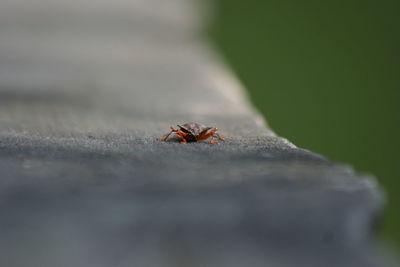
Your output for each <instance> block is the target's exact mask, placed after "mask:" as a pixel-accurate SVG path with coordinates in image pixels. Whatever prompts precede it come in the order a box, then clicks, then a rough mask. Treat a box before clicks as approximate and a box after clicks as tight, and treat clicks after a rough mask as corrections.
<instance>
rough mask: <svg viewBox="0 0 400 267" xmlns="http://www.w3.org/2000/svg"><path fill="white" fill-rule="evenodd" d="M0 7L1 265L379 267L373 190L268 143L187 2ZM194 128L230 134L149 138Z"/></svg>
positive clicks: (23, 2)
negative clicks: (211, 139) (185, 140)
mask: <svg viewBox="0 0 400 267" xmlns="http://www.w3.org/2000/svg"><path fill="white" fill-rule="evenodd" d="M34 2H35V4H33V2H32V1H28V0H20V1H11V0H7V1H2V2H1V3H0V14H2V15H1V16H0V29H1V30H0V173H1V179H0V218H2V219H1V220H0V235H1V238H0V251H1V253H2V256H1V257H0V265H1V266H8V267H13V266H18V267H19V266H41V267H42V266H61V267H62V266H85V267H86V266H96V267H101V266H104V267H106V266H107V267H108V266H121V267H122V266H218V267H221V266H229V267H235V266H274V267H279V266H296V267H298V266H352V267H354V266H360V267H361V266H362V267H368V266H386V264H385V263H384V261H383V259H381V258H380V257H379V255H378V253H377V252H376V250H375V249H374V247H373V243H372V242H371V240H370V237H371V236H370V234H371V228H372V225H373V223H374V220H375V218H376V215H377V213H378V212H379V210H380V208H381V205H382V197H381V193H380V189H379V187H378V186H377V185H376V184H375V182H374V179H372V178H371V177H360V176H359V175H357V174H355V173H354V172H353V170H352V169H351V168H349V167H345V166H339V165H335V164H333V163H331V162H329V161H328V160H326V159H325V158H323V157H322V156H320V155H317V154H314V153H312V152H310V151H307V150H304V149H300V148H297V147H296V146H295V145H293V144H291V143H290V142H289V141H287V140H285V139H283V138H280V137H278V136H276V135H275V134H274V133H273V131H272V130H270V129H269V128H268V127H267V125H266V123H265V122H264V121H263V120H262V119H261V117H260V115H259V114H258V113H257V112H255V111H254V110H253V108H252V107H251V105H250V104H249V103H248V101H247V99H246V96H245V94H244V93H243V90H242V88H241V87H240V85H239V83H237V81H235V79H234V78H233V77H232V76H231V74H230V73H229V72H227V71H226V70H225V69H224V67H221V65H220V63H219V62H218V60H216V57H214V55H212V53H210V52H209V51H208V48H207V46H206V45H205V44H204V43H202V41H201V40H199V29H200V28H201V19H200V17H201V16H199V14H197V13H196V10H197V9H196V6H195V2H192V1H183V0H169V1H168V4H166V2H164V1H156V0H151V1H149V0H136V1H124V0H117V1H112V2H110V1H97V2H96V3H95V2H93V3H83V2H81V1H66V0H58V1H50V0H40V1H34ZM189 121H198V122H202V123H205V124H207V125H210V126H217V127H218V128H219V129H220V132H221V134H223V135H225V136H228V137H230V138H231V139H230V140H228V141H225V142H221V144H219V145H211V144H209V143H206V142H199V143H191V144H187V145H181V144H179V143H177V142H176V140H173V139H172V140H170V141H169V142H159V141H156V140H155V138H156V137H160V136H162V135H163V134H165V133H166V132H167V131H168V129H169V126H171V125H172V126H174V125H176V124H178V123H184V122H189Z"/></svg>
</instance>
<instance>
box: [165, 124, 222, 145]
mask: <svg viewBox="0 0 400 267" xmlns="http://www.w3.org/2000/svg"><path fill="white" fill-rule="evenodd" d="M178 127H179V129H175V128H174V127H171V131H170V132H169V133H168V134H166V135H165V136H164V137H162V138H158V140H159V141H166V140H167V139H168V137H169V136H170V135H171V134H172V133H175V137H177V138H180V139H181V141H180V143H181V144H185V143H188V142H197V141H201V140H206V139H208V138H211V139H210V143H211V144H217V142H215V141H214V138H215V137H216V138H218V139H219V140H221V141H223V140H226V138H223V137H222V136H221V135H220V134H218V133H217V131H218V129H217V128H214V127H206V126H204V125H202V124H200V123H196V122H190V123H185V124H183V125H182V126H181V125H178Z"/></svg>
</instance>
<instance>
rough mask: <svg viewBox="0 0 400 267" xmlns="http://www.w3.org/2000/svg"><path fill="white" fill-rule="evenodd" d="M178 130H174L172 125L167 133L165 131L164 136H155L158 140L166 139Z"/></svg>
mask: <svg viewBox="0 0 400 267" xmlns="http://www.w3.org/2000/svg"><path fill="white" fill-rule="evenodd" d="M177 131H178V130H176V129H175V128H174V127H171V131H170V132H169V133H167V134H166V135H165V136H164V137H161V138H157V140H158V141H166V140H167V139H168V137H169V136H170V135H171V134H172V133H174V132H177Z"/></svg>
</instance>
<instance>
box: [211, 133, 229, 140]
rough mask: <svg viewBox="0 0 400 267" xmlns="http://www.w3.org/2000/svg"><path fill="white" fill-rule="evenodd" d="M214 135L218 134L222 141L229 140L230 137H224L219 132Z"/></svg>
mask: <svg viewBox="0 0 400 267" xmlns="http://www.w3.org/2000/svg"><path fill="white" fill-rule="evenodd" d="M214 136H217V138H218V139H219V140H221V141H225V140H228V138H226V137H222V136H221V135H220V134H219V133H215V134H214Z"/></svg>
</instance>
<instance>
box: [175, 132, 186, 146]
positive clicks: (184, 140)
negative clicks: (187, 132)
mask: <svg viewBox="0 0 400 267" xmlns="http://www.w3.org/2000/svg"><path fill="white" fill-rule="evenodd" d="M175 137H177V138H180V139H181V141H180V142H179V143H181V144H186V143H187V141H186V139H185V137H184V135H183V134H182V133H181V132H180V131H178V132H177V133H176V134H175Z"/></svg>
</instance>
